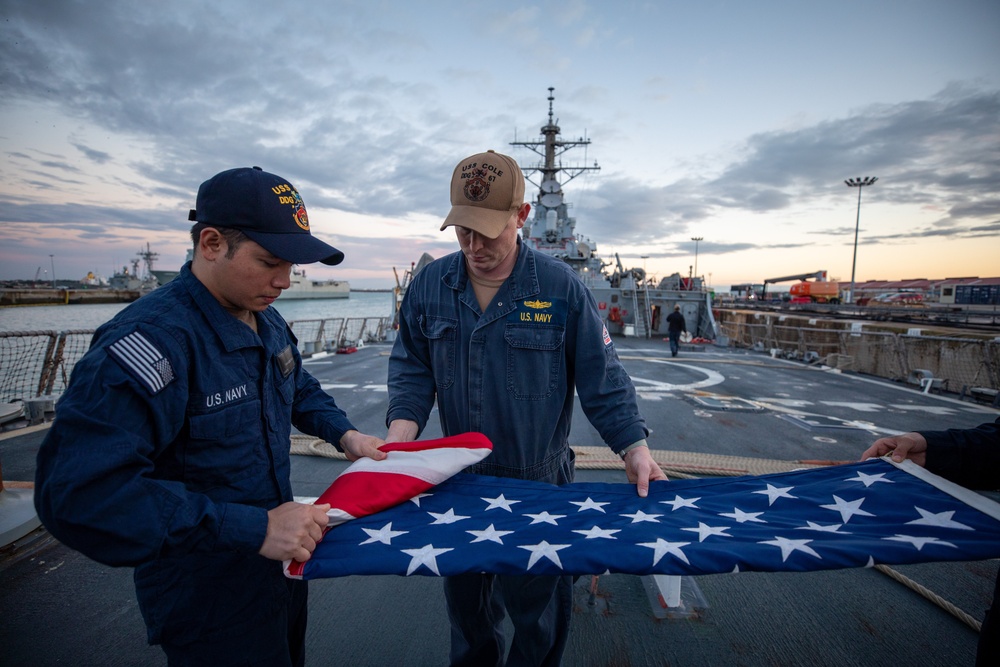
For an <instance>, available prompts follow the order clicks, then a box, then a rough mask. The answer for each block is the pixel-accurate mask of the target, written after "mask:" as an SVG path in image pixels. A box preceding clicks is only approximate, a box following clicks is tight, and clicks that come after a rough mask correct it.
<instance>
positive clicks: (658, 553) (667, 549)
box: [639, 537, 691, 565]
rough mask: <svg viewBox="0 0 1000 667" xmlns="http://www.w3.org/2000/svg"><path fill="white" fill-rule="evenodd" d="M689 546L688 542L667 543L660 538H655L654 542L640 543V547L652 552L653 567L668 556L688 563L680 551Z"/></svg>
mask: <svg viewBox="0 0 1000 667" xmlns="http://www.w3.org/2000/svg"><path fill="white" fill-rule="evenodd" d="M689 544H691V543H690V542H667V541H666V540H665V539H663V538H662V537H657V538H656V541H655V542H641V543H639V546H640V547H648V548H650V549H652V550H653V565H656V564H657V563H659V562H660V559H661V558H663V557H664V556H666V555H667V554H670V555H671V556H674V557H675V558H678V559H679V560H682V561H684V562H685V563H687V562H688V559H687V556H685V555H684V552H683V551H681V548H682V547H686V546H687V545H689Z"/></svg>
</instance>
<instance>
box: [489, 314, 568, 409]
mask: <svg viewBox="0 0 1000 667" xmlns="http://www.w3.org/2000/svg"><path fill="white" fill-rule="evenodd" d="M564 337H565V331H564V330H563V328H562V327H552V326H548V327H546V326H531V327H523V326H518V325H516V324H508V325H507V328H506V330H505V331H504V339H505V340H506V341H507V345H506V347H507V350H506V352H507V391H508V392H510V393H511V394H512V395H513V396H514V398H515V399H517V400H519V401H539V400H542V399H545V398H548V397H549V396H551V395H552V392H553V391H555V389H556V387H557V386H558V385H559V373H560V372H561V370H562V358H563V338H564Z"/></svg>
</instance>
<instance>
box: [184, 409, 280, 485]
mask: <svg viewBox="0 0 1000 667" xmlns="http://www.w3.org/2000/svg"><path fill="white" fill-rule="evenodd" d="M260 410H261V405H260V401H259V400H249V401H243V402H242V403H237V404H235V405H230V406H227V407H224V408H223V409H221V410H216V411H214V412H210V413H207V414H198V415H191V417H190V422H189V423H190V434H191V438H190V441H189V442H188V443H187V445H186V447H185V451H184V477H185V479H186V480H188V482H189V483H190V484H191V485H192V486H193V487H195V488H196V489H198V490H208V489H211V488H214V487H217V486H227V485H232V483H233V482H237V481H239V480H242V479H244V478H245V477H248V476H250V475H253V474H255V473H258V472H259V470H260V465H261V463H262V462H264V461H265V454H264V450H263V448H262V445H261V443H260V418H261V417H260Z"/></svg>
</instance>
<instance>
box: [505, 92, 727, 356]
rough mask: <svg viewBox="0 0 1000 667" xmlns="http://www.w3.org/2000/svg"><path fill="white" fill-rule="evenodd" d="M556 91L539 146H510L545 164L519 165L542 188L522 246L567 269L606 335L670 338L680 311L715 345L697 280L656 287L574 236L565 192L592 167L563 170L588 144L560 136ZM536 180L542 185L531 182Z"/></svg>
mask: <svg viewBox="0 0 1000 667" xmlns="http://www.w3.org/2000/svg"><path fill="white" fill-rule="evenodd" d="M554 91H555V88H549V97H548V101H549V116H548V122H547V123H545V124H544V125H542V127H541V136H540V138H539V139H537V140H535V141H516V140H515V141H512V142H510V145H511V146H520V147H524V148H528V149H530V150H531V151H533V152H534V153H536V154H537V155H538V156H540V157H541V161H540V162H537V163H534V164H521V165H520V166H521V170H522V171H524V173H525V176H526V178H527V180H528V182H529V183H531V184H532V185H535V186H536V187H537V188H538V193H537V195H536V197H535V199H534V201H533V202H532V207H533V209H534V215H533V216H532V217H531V218H530V219H529V221H528V222H527V223H525V225H524V228H523V229H522V230H521V240H522V241H523V242H524V243H525V244H526V245H527V246H528V247H529V248H532V249H534V250H537V251H539V252H542V253H545V254H547V255H550V256H552V257H558V258H559V259H562V260H563V261H565V262H566V263H567V264H569V265H570V266H571V267H573V269H574V270H575V271H576V273H577V275H578V276H579V277H580V279H581V280H582V281H583V282H584V284H585V285H587V287H588V288H589V289H590V290H591V292H592V293H593V295H594V298H595V299H596V300H597V305H598V308H599V309H600V312H601V315H602V316H603V317H604V320H605V324H606V326H607V328H608V332H609V333H611V334H619V335H624V336H635V337H639V338H652V337H654V336H666V335H667V322H666V316H667V314H669V313H670V312H671V311H672V310H673V308H674V306H675V305H676V306H680V309H681V313H682V314H683V315H684V319H685V321H686V323H687V328H688V331H689V332H690V333H691V334H692V335H693V336H694V337H696V338H701V339H705V340H713V339H715V338H716V337H717V326H716V323H715V321H714V318H713V317H712V308H711V298H712V297H711V293H710V292H708V291H707V290H706V289H705V286H704V283H703V281H702V280H701V278H699V277H698V276H695V275H692V276H688V277H686V278H685V277H683V276H681V274H679V273H674V274H672V275H670V276H668V277H665V278H662V279H661V280H660V281H659V282H656V283H654V282H653V280H651V279H650V278H649V277H648V276H647V275H646V271H645V269H644V268H642V267H635V268H625V267H624V266H623V265H622V262H621V259H620V258H619V257H618V254H617V253H615V259H614V262H609V261H604V260H603V259H601V257H600V255H599V254H598V252H597V244H596V243H595V242H594V241H593V240H592V239H590V238H587V237H585V236H583V235H581V234H578V233H577V232H576V218H574V217H571V216H570V214H569V212H570V209H571V208H572V204H570V203H568V202H567V201H566V196H565V193H564V192H563V186H564V185H566V184H567V183H569V182H570V181H571V180H573V179H574V178H576V177H577V176H579V175H580V174H583V173H585V172H588V171H598V170H600V167H599V166H598V165H597V163H596V162H595V163H594V164H592V165H589V166H588V165H586V164H580V165H576V166H569V165H565V164H563V161H562V159H561V156H562V155H563V154H564V153H566V152H567V151H570V150H572V149H574V148H581V147H586V146H588V145H589V144H590V140H589V139H585V138H580V139H572V140H567V139H564V138H563V137H562V135H561V129H560V127H559V124H558V120H557V119H556V118H555V117H554V115H553V109H552V103H553V102H554V101H555V97H554V95H553V93H554ZM532 174H534V175H535V176H536V177H538V182H537V183H536V182H535V180H533V178H532Z"/></svg>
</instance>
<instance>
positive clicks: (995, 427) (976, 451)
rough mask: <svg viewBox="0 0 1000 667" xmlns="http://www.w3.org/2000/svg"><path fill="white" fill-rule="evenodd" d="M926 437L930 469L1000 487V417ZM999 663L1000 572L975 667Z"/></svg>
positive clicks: (970, 483) (966, 482)
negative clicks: (967, 427)
mask: <svg viewBox="0 0 1000 667" xmlns="http://www.w3.org/2000/svg"><path fill="white" fill-rule="evenodd" d="M920 435H922V436H924V439H925V440H926V441H927V469H928V470H930V471H931V472H933V473H934V474H937V475H940V476H941V477H944V478H945V479H949V480H951V481H953V482H956V483H958V484H961V485H962V486H964V487H966V488H969V489H983V490H990V491H993V490H996V489H998V488H1000V417H998V418H997V419H996V421H994V422H993V423H992V424H990V423H986V424H980V425H979V426H977V427H976V428H970V429H948V430H947V431H921V432H920ZM993 665H1000V573H998V574H997V580H996V583H995V584H994V588H993V602H992V603H991V604H990V608H989V609H987V610H986V617H985V618H984V619H983V626H982V628H980V630H979V646H978V647H977V650H976V667H991V666H993Z"/></svg>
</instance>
